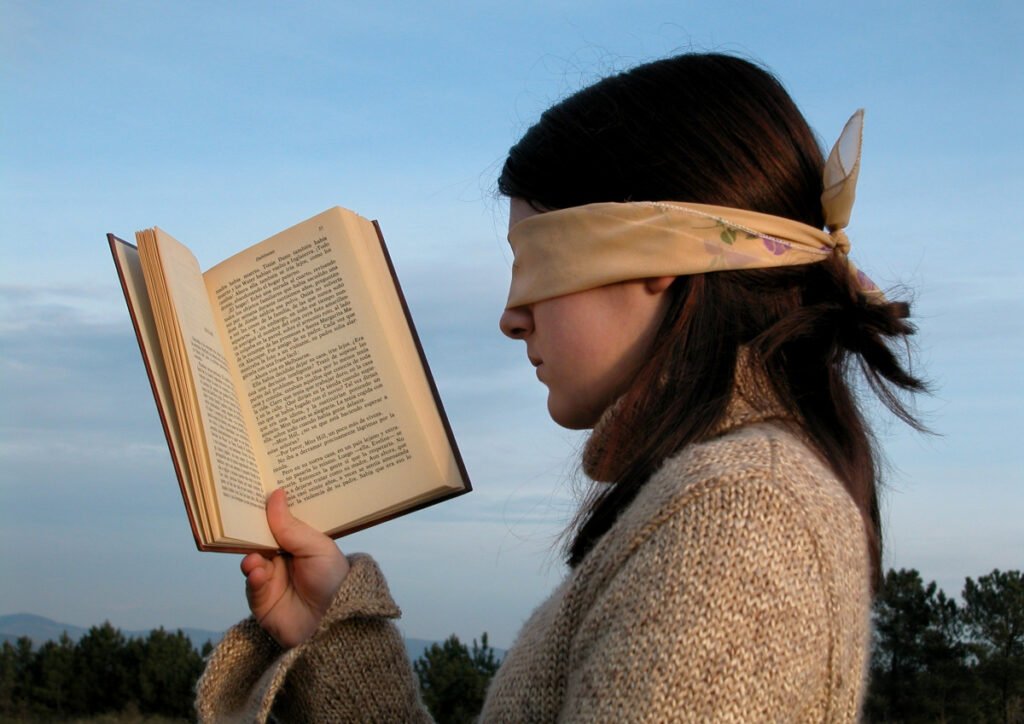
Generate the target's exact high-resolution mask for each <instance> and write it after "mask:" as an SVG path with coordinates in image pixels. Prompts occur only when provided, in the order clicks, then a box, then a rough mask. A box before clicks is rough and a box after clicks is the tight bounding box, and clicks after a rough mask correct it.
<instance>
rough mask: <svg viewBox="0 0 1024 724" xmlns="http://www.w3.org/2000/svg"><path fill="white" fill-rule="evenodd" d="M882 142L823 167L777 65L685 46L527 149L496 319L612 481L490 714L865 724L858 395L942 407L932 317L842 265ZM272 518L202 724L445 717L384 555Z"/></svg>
mask: <svg viewBox="0 0 1024 724" xmlns="http://www.w3.org/2000/svg"><path fill="white" fill-rule="evenodd" d="M859 141H860V116H859V114H858V115H855V117H854V118H853V119H851V123H850V124H848V127H847V129H846V133H844V139H843V141H842V142H841V143H840V144H838V146H837V149H836V150H835V151H834V153H833V155H832V157H830V159H829V162H828V164H826V163H825V162H824V160H823V158H822V155H821V152H820V150H819V148H818V146H817V144H816V143H815V141H814V137H813V135H812V133H811V131H810V129H809V128H808V126H807V124H806V121H805V120H804V119H803V117H802V116H801V115H800V113H799V111H798V110H797V108H796V107H795V105H794V104H793V102H792V100H791V99H790V98H789V96H788V95H787V94H786V92H785V91H784V90H783V88H782V87H781V85H779V83H778V82H777V81H776V80H775V79H774V78H772V77H771V76H770V75H769V74H768V73H766V72H765V71H763V70H762V69H760V68H758V67H756V66H754V65H752V64H750V63H748V62H746V61H743V60H740V59H737V58H733V57H728V56H721V55H683V56H678V57H675V58H669V59H666V60H662V61H657V62H654V63H650V64H647V65H643V66H640V67H637V68H634V69H633V70H630V71H628V72H626V73H623V74H620V75H617V76H613V77H609V78H606V79H604V80H602V81H600V82H599V83H597V84H595V85H593V86H591V87H589V88H586V89H584V90H583V91H580V92H579V93H577V94H576V95H574V96H572V97H570V98H568V99H566V100H565V101H563V102H561V103H559V104H557V105H556V106H554V107H553V108H551V109H549V110H548V111H547V112H545V113H544V115H543V116H542V117H541V119H540V121H539V122H538V123H537V124H536V125H535V126H534V127H532V128H531V129H530V130H529V131H528V132H527V134H526V135H525V136H524V137H523V139H522V140H521V141H520V142H519V143H518V144H516V146H514V147H513V148H512V149H511V151H510V153H509V156H508V159H507V161H506V163H505V166H504V169H503V171H502V174H501V178H500V179H499V189H500V190H501V192H502V193H503V194H505V195H506V196H508V197H509V198H510V199H511V202H510V233H509V240H510V243H511V244H512V246H513V251H514V253H515V263H514V265H513V275H512V276H513V278H512V286H511V291H510V296H509V304H508V308H507V309H506V310H505V312H504V314H503V315H502V318H501V329H502V331H503V332H504V333H505V334H506V335H508V336H509V337H511V338H513V339H519V340H523V341H524V342H525V343H526V349H527V355H528V357H529V359H530V361H531V363H532V364H534V365H535V366H536V368H537V375H538V377H539V379H540V380H541V381H542V382H543V383H544V384H546V385H547V386H548V392H549V394H548V409H549V412H550V414H551V415H552V417H553V418H554V419H555V421H556V422H558V423H560V424H562V425H565V426H567V427H573V428H593V433H592V435H591V437H590V439H589V440H588V443H587V446H586V449H585V451H584V456H583V467H584V470H585V472H586V473H587V474H588V475H589V476H590V477H591V478H593V479H594V480H595V481H597V482H595V484H594V486H593V490H592V494H591V496H590V498H589V499H588V500H587V501H586V502H585V504H584V505H583V507H582V509H581V511H580V513H579V515H578V517H577V522H576V524H575V526H574V528H573V530H572V533H571V537H570V538H571V540H570V544H569V546H568V562H569V565H570V568H571V570H570V572H569V574H568V576H567V577H566V579H565V581H564V582H563V583H562V585H560V586H559V587H558V588H557V589H556V590H555V591H554V593H553V594H552V595H551V597H550V598H549V599H548V601H546V602H545V603H544V604H542V605H541V606H540V607H539V608H538V609H537V611H536V612H535V613H534V614H533V616H532V617H531V618H530V620H529V621H528V622H527V623H526V625H525V626H524V627H523V630H522V631H521V633H520V635H519V637H518V639H517V641H516V643H515V645H514V646H513V647H512V649H511V650H510V651H509V653H508V656H507V657H506V659H505V661H504V662H503V664H502V667H501V669H500V671H499V672H498V674H497V675H496V677H495V679H494V681H493V682H492V684H491V687H490V690H489V692H488V697H487V701H486V703H485V705H484V712H483V714H482V720H483V721H554V720H566V721H666V720H675V719H694V720H696V719H701V720H705V719H712V720H718V719H725V720H736V721H754V720H767V719H771V720H799V721H804V720H807V721H851V720H855V719H856V718H857V716H858V711H859V706H860V703H861V699H862V696H863V685H864V670H865V663H866V659H867V655H868V646H869V639H868V620H869V609H870V602H871V591H872V587H873V582H874V581H876V580H877V577H878V573H879V565H880V564H879V561H880V554H881V533H880V529H879V516H878V507H877V499H876V493H875V486H876V478H877V474H876V456H875V451H874V449H873V446H872V441H871V437H870V432H869V430H868V428H867V426H866V424H865V422H864V419H863V417H862V415H861V412H860V410H859V408H858V405H857V401H856V398H855V396H854V394H853V392H852V390H851V375H852V372H853V371H855V370H857V369H860V370H861V371H862V372H863V373H864V375H865V377H866V379H867V381H868V382H869V383H870V385H871V387H872V388H873V389H874V390H875V391H876V392H877V393H878V394H879V396H880V397H881V399H882V401H883V402H885V403H886V404H887V405H888V406H889V407H890V409H892V410H893V411H894V412H895V413H896V414H897V415H899V416H900V417H901V418H903V419H904V420H906V421H908V422H910V423H911V424H916V423H915V422H914V420H913V418H912V417H911V416H910V415H909V413H908V412H907V410H906V409H905V408H904V407H903V406H902V405H901V403H900V401H899V400H898V399H897V397H896V396H895V394H894V389H895V390H899V389H902V390H907V391H919V390H921V389H922V387H923V386H922V383H921V382H920V381H919V380H917V379H916V378H914V377H913V376H912V375H910V374H909V373H908V372H907V371H905V369H904V368H903V367H902V366H901V364H900V363H899V361H898V360H897V358H896V357H895V356H894V354H893V353H892V351H891V349H890V346H891V345H893V344H894V343H897V342H900V341H901V340H902V338H903V337H905V336H906V335H908V334H910V333H911V332H912V327H910V326H909V325H908V324H907V323H906V322H905V318H906V317H907V314H908V309H907V306H906V305H905V304H901V303H897V302H891V301H887V300H885V299H884V298H882V297H881V295H880V294H878V293H877V290H875V289H874V287H873V285H872V284H871V283H870V282H869V281H868V280H867V278H866V277H865V276H864V275H863V274H861V273H859V272H857V271H856V270H855V268H854V267H853V266H852V264H851V263H850V262H849V260H848V259H847V251H848V249H849V242H848V241H847V239H846V237H845V234H844V233H843V231H842V228H843V227H844V226H845V225H846V224H847V222H848V220H849V211H850V206H851V204H852V200H853V186H854V184H855V182H856V175H857V170H858V167H859ZM823 172H824V173H825V174H826V175H827V176H828V178H827V179H826V181H823ZM826 227H827V228H828V229H829V231H828V232H825V231H822V229H823V228H826ZM268 518H269V520H270V524H271V529H272V531H273V532H274V534H275V536H276V537H277V539H278V541H279V542H280V544H281V546H282V548H283V549H284V550H286V551H288V552H289V553H290V556H287V557H286V556H279V557H274V558H269V559H268V558H265V557H263V556H261V555H257V554H252V555H250V556H248V557H246V558H245V559H244V561H243V562H242V570H243V572H244V573H245V574H246V576H247V594H248V597H249V603H250V607H251V609H252V611H253V614H254V618H253V619H250V620H249V621H247V622H244V623H242V624H240V625H239V626H238V627H236V628H235V629H233V630H232V631H231V632H229V634H228V635H227V637H226V639H225V641H224V642H223V643H222V644H221V645H220V646H219V647H218V649H217V651H216V652H215V654H214V655H213V657H212V658H211V660H210V663H209V665H208V667H207V671H206V673H205V674H204V676H203V679H202V680H201V682H200V685H199V703H198V709H199V712H200V716H202V717H204V718H206V719H209V720H222V719H225V718H228V717H229V716H237V717H240V718H245V719H248V718H253V717H257V718H259V717H265V716H266V715H267V713H268V712H269V710H270V708H271V707H272V706H273V707H276V708H275V711H276V712H278V713H280V714H281V716H282V717H283V718H285V719H289V720H290V719H293V718H295V719H299V718H312V719H320V720H327V721H340V720H352V719H356V720H363V719H365V720H375V721H418V720H426V719H427V718H428V717H427V715H426V713H425V712H424V710H423V708H422V706H421V705H420V702H419V699H418V696H417V692H416V683H415V680H414V678H413V677H412V674H411V671H410V668H409V664H408V662H407V660H406V658H405V653H404V649H403V647H402V645H401V639H400V637H399V635H398V634H397V631H396V629H395V628H394V627H393V625H392V624H391V623H390V619H391V618H394V617H396V616H397V615H398V609H397V607H396V606H395V604H394V602H393V601H392V600H391V598H390V595H389V594H388V592H387V587H386V584H385V582H384V580H383V578H382V576H381V574H380V572H379V571H378V569H377V568H376V566H375V564H374V563H373V562H372V560H371V559H369V558H367V557H364V556H352V557H351V558H348V559H346V558H345V557H344V556H342V555H341V554H340V553H339V552H338V551H337V548H336V546H335V545H334V544H333V543H332V542H331V541H329V540H328V539H327V538H325V537H323V536H321V535H319V534H317V533H314V532H312V531H311V530H309V529H308V528H306V527H305V526H304V525H303V524H301V523H299V522H297V521H295V520H294V519H293V518H291V517H290V515H289V514H288V512H287V506H286V505H285V502H284V496H283V494H281V493H275V495H273V496H272V497H271V498H270V501H269V503H268Z"/></svg>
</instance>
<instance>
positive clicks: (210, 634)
mask: <svg viewBox="0 0 1024 724" xmlns="http://www.w3.org/2000/svg"><path fill="white" fill-rule="evenodd" d="M165 628H166V629H167V630H168V631H171V632H174V631H176V630H177V629H172V628H168V627H165ZM65 631H67V634H68V636H69V637H71V640H72V641H78V639H80V638H82V636H84V635H85V634H87V633H88V632H89V629H87V628H82V627H81V626H72V625H71V624H67V623H59V622H57V621H54V620H53V619H49V618H46V617H44V616H36V615H35V614H31V613H12V614H8V615H6V616H0V643H2V642H4V641H9V642H10V643H12V644H13V643H14V642H15V641H17V640H18V639H19V638H21V637H22V636H28V637H29V638H30V639H32V645H33V647H34V648H38V647H40V646H42V645H43V644H44V643H46V642H47V641H56V640H58V639H59V638H60V635H61V634H62V633H64V632H65ZM182 631H183V632H184V634H185V635H186V636H188V638H189V640H190V641H191V642H192V645H193V646H195V647H196V648H197V649H200V648H202V646H203V644H205V643H206V642H207V641H210V642H212V643H214V644H216V643H217V642H218V641H220V640H221V638H222V637H223V636H224V632H223V631H208V630H205V629H199V628H183V629H182ZM121 633H123V634H124V635H125V637H126V638H146V636H148V635H149V631H125V630H122V631H121ZM432 643H435V642H434V641H428V640H426V639H405V650H406V652H407V653H408V654H409V660H410V661H415V660H416V659H418V658H419V657H420V656H422V655H423V652H424V651H426V649H427V647H428V646H430V645H431V644H432ZM467 643H468V642H467ZM495 653H496V654H497V656H498V658H499V659H500V658H501V657H503V656H504V655H505V652H504V650H502V649H495Z"/></svg>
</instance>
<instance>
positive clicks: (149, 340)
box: [110, 237, 211, 543]
mask: <svg viewBox="0 0 1024 724" xmlns="http://www.w3.org/2000/svg"><path fill="white" fill-rule="evenodd" d="M110 248H111V251H112V252H113V253H114V258H115V261H116V262H117V269H118V274H119V275H120V278H121V283H122V287H123V289H124V293H125V295H126V296H127V297H128V302H129V304H128V308H129V311H130V312H131V317H132V324H134V326H135V332H136V336H137V337H138V340H139V346H140V347H141V348H142V356H143V361H144V362H145V365H146V371H147V372H148V375H149V381H150V384H151V386H152V388H153V395H154V396H155V397H156V400H157V408H158V411H159V413H160V421H161V423H162V424H163V428H164V434H165V435H166V437H167V442H168V445H169V447H170V450H171V456H172V458H173V460H174V468H175V471H176V473H177V474H178V476H179V477H180V481H179V482H180V485H181V492H182V496H183V497H184V499H185V506H186V508H187V509H188V512H189V518H190V519H191V521H192V523H193V525H194V526H195V527H196V530H195V533H196V536H197V539H198V541H197V542H201V543H202V542H205V541H209V540H210V538H211V530H210V527H209V524H208V522H207V520H206V516H205V515H204V514H203V511H202V506H201V504H200V503H199V502H198V500H197V498H196V493H195V488H194V481H193V480H192V479H191V477H190V474H189V467H188V461H187V459H186V456H185V442H184V440H183V436H182V432H181V424H180V423H179V421H178V414H177V412H176V411H175V409H174V405H173V403H172V396H171V385H170V380H169V377H168V373H167V367H166V365H165V364H164V358H163V353H162V352H161V351H160V342H159V339H158V336H157V330H156V320H155V319H154V318H153V309H152V306H151V305H150V302H149V292H148V291H147V290H146V283H145V280H144V277H143V273H142V262H141V261H140V260H139V251H138V249H136V248H135V247H134V246H132V245H131V244H128V243H126V242H124V241H122V240H121V239H116V238H113V237H111V246H110Z"/></svg>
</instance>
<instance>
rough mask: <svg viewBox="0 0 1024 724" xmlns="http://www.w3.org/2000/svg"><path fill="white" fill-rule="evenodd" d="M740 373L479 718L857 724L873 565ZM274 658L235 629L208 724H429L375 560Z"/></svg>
mask: <svg viewBox="0 0 1024 724" xmlns="http://www.w3.org/2000/svg"><path fill="white" fill-rule="evenodd" d="M792 429H793V425H792V424H791V423H788V422H787V421H786V420H785V414H784V412H783V411H782V410H781V409H780V408H779V407H778V406H777V405H776V404H775V403H774V402H773V401H772V400H771V398H770V396H768V395H766V394H765V392H764V388H763V386H759V385H755V384H753V383H752V382H751V380H749V379H745V378H744V377H743V376H742V375H741V376H740V377H739V378H738V380H737V391H736V394H735V396H734V398H733V400H732V401H731V403H730V405H729V409H728V412H727V415H726V417H725V419H724V420H723V422H722V423H721V424H720V425H719V427H718V429H717V430H716V432H715V434H714V435H712V436H711V437H710V438H709V439H708V440H706V441H704V442H702V443H699V444H694V445H690V446H688V447H687V448H686V449H684V450H683V451H681V452H680V453H679V454H678V455H676V456H675V457H673V458H671V459H669V460H667V461H666V462H665V464H664V465H663V466H662V468H661V469H660V470H659V471H658V472H657V473H655V474H654V475H653V476H652V478H651V479H650V480H649V481H648V483H647V484H646V485H645V486H644V488H643V489H642V490H641V492H640V493H639V494H638V496H637V498H636V499H635V500H634V501H633V503H632V504H631V505H630V506H629V507H628V508H627V510H625V511H624V512H623V513H622V514H621V515H620V517H619V519H618V520H617V521H616V522H615V524H614V525H613V527H612V528H611V529H610V530H609V531H608V532H607V533H606V534H605V535H604V536H603V537H602V538H601V539H600V540H599V541H598V542H597V544H596V545H595V546H594V548H593V549H592V550H591V551H590V553H589V554H588V555H587V556H586V558H585V559H584V560H583V562H582V563H581V564H580V565H579V566H578V567H577V568H576V569H575V570H573V571H572V572H570V573H569V575H568V576H567V577H566V579H565V580H564V581H563V582H562V584H561V585H560V586H559V587H558V588H557V589H555V591H554V592H553V593H552V594H551V596H550V597H549V598H548V600H547V601H546V602H545V603H543V604H542V605H541V606H540V607H539V608H538V609H537V610H536V611H535V612H534V613H533V615H532V616H531V617H530V619H529V620H528V621H527V623H526V624H525V625H524V626H523V628H522V630H521V632H520V634H519V636H518V638H517V640H516V642H515V644H514V645H513V646H512V648H511V649H510V650H509V652H508V655H507V656H506V658H505V660H504V662H503V663H502V665H501V668H500V670H499V671H498V673H497V674H496V675H495V677H494V679H493V681H492V683H491V686H490V689H489V691H488V695H487V700H486V702H485V704H484V710H483V714H482V716H481V720H482V721H484V722H492V721H495V722H554V721H570V722H579V721H586V722H639V721H646V722H664V721H676V720H686V721H698V720H700V721H736V722H749V721H829V722H835V721H840V722H845V721H855V720H856V719H857V717H858V711H859V707H860V703H861V698H862V694H863V685H864V671H865V663H866V659H867V653H868V644H869V637H868V634H869V628H868V621H869V608H870V593H869V585H868V578H869V576H868V568H869V565H868V555H867V546H866V543H865V537H864V529H863V523H862V521H861V518H860V515H859V513H858V511H857V509H856V506H855V505H854V504H853V502H852V500H851V499H850V498H849V496H848V495H847V493H846V492H845V490H844V489H843V487H842V485H841V483H840V482H839V481H838V480H837V479H836V478H835V476H834V475H833V474H832V473H831V471H830V470H829V469H828V468H827V467H826V466H825V465H824V464H823V463H822V462H821V460H820V459H819V457H818V456H817V455H816V454H815V453H813V452H812V451H811V450H810V449H809V448H808V447H807V445H806V444H805V443H804V442H803V441H802V440H801V438H800V437H799V436H798V435H797V434H794V432H792ZM351 563H352V568H351V572H350V573H349V575H348V577H347V578H346V580H345V582H344V583H343V585H342V587H341V589H340V590H339V592H338V594H337V596H336V598H335V600H334V602H333V603H332V605H331V608H330V610H329V611H328V613H327V615H326V616H325V618H324V620H323V622H322V624H321V625H320V627H319V629H318V630H317V631H316V633H315V634H314V635H313V637H312V638H311V639H310V640H309V641H307V642H306V643H304V644H302V645H301V646H298V647H296V648H293V649H291V650H288V651H283V650H282V649H280V647H278V646H277V644H276V643H274V641H273V640H272V639H270V637H269V636H267V635H266V634H265V633H264V632H263V631H262V630H261V629H260V628H259V626H258V625H257V624H256V623H255V622H254V621H253V620H252V619H249V620H247V621H244V622H243V623H241V624H239V625H238V626H236V627H234V628H233V629H231V630H230V631H229V632H228V634H227V635H226V636H225V638H224V640H223V641H222V642H221V644H220V645H219V646H218V647H217V649H216V650H215V651H214V653H213V654H212V655H211V658H210V660H209V662H208V663H207V668H206V671H205V673H204V674H203V677H202V679H201V680H200V682H199V684H198V695H199V698H198V702H197V709H198V712H199V716H200V718H201V720H203V721H210V722H214V721H216V722H224V721H253V720H257V721H264V720H265V719H266V718H267V716H268V715H269V713H270V710H271V708H272V707H273V709H274V713H275V715H276V716H279V717H280V718H281V719H282V720H284V721H300V720H312V721H332V722H335V721H339V722H340V721H380V722H418V721H429V716H428V714H427V713H426V712H425V710H424V709H423V706H422V703H421V702H420V699H419V696H418V693H417V685H416V681H415V678H414V676H413V674H412V671H411V668H410V666H409V662H408V660H407V658H406V654H405V649H404V647H403V645H402V640H401V637H400V635H399V634H398V632H397V629H396V628H395V627H394V625H393V624H392V623H391V619H393V618H397V617H398V616H399V609H398V607H397V606H396V605H395V604H394V602H393V601H392V599H391V596H390V594H389V593H388V589H387V585H386V583H385V581H384V578H383V576H382V575H381V574H380V571H379V570H378V568H377V567H376V565H375V564H374V562H373V561H372V560H371V559H370V558H368V557H366V556H360V555H353V556H351Z"/></svg>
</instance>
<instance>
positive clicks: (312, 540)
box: [267, 488, 333, 556]
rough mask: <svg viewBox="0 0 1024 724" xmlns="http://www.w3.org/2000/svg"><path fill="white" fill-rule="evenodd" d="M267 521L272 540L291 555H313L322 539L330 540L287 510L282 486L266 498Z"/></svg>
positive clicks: (318, 549)
mask: <svg viewBox="0 0 1024 724" xmlns="http://www.w3.org/2000/svg"><path fill="white" fill-rule="evenodd" d="M267 522H268V523H269V524H270V532H271V533H272V534H273V535H274V540H276V541H277V543H278V545H280V546H281V548H282V549H284V550H285V551H287V552H288V553H291V554H292V555H293V556H308V555H315V554H317V553H319V552H320V551H321V548H322V546H323V541H324V540H328V541H329V540H330V539H329V538H326V537H325V536H324V534H323V533H321V532H319V531H318V530H315V529H314V528H311V527H310V526H309V525H307V524H306V523H303V522H302V521H301V520H299V519H298V518H296V517H295V516H294V515H292V513H291V511H290V510H288V495H287V494H286V493H285V491H284V489H283V488H278V489H277V490H275V491H274V492H273V493H271V494H270V497H269V498H267ZM332 545H333V544H332Z"/></svg>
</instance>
